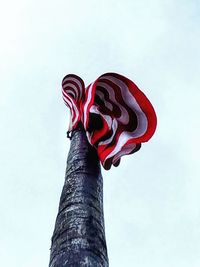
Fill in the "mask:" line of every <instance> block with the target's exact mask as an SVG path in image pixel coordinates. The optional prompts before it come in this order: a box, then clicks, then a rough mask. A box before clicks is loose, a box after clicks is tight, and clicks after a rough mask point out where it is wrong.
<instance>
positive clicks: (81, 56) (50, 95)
mask: <svg viewBox="0 0 200 267" xmlns="http://www.w3.org/2000/svg"><path fill="white" fill-rule="evenodd" d="M0 2H1V7H0V37H1V41H0V150H1V153H0V173H1V179H0V212H1V218H0V259H1V266H3V267H44V266H48V262H49V248H50V239H51V236H52V233H53V229H54V223H55V218H56V215H57V209H58V203H59V198H60V194H61V190H62V186H63V183H64V173H65V165H66V158H67V153H68V150H69V140H67V139H66V134H65V133H66V130H67V128H68V110H67V108H66V106H65V105H64V103H63V100H62V96H61V81H62V78H63V77H64V76H65V75H66V74H68V73H75V74H77V75H80V76H81V77H82V79H83V80H84V81H85V84H88V83H90V82H92V81H93V80H94V79H96V78H97V77H98V76H99V75H101V74H103V73H105V72H108V71H113V72H118V73H121V74H123V75H125V76H127V77H129V78H130V79H132V80H133V81H134V82H135V83H136V84H137V85H138V86H139V87H140V88H141V89H142V90H143V91H144V92H145V94H146V95H147V96H148V98H149V99H150V101H151V102H152V103H153V105H154V107H155V109H156V112H157V116H158V128H157V131H156V134H155V135H154V137H153V138H152V139H151V140H150V142H149V143H146V144H144V145H143V147H142V149H141V150H140V151H139V152H138V153H136V154H134V155H131V156H127V157H124V158H123V159H122V162H121V165H120V166H119V167H118V168H116V169H115V168H113V169H111V170H110V171H107V172H106V171H103V175H104V210H105V223H106V237H107V245H108V254H109V260H110V267H132V266H133V267H134V266H136V267H199V266H200V175H199V174H200V171H199V165H200V161H199V158H200V157H199V153H200V142H199V139H200V120H199V108H200V105H199V101H200V1H199V0H196V1H195V0H151V1H150V0H149V1H148V0H120V1H117V0H115V1H114V0H101V1H100V0H99V1H95V0H85V1H83V0H82V1H81V0H73V1H72V0H71V1H68V0H57V1H51V0H49V1H47V0H44V1H41V0H40V1H39V0H26V1H25V0H19V1H14V0H13V1H11V0H7V1H2V0H1V1H0Z"/></svg>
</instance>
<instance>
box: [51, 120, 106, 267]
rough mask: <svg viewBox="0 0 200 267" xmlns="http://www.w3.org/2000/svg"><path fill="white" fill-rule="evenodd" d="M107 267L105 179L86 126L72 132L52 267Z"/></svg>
mask: <svg viewBox="0 0 200 267" xmlns="http://www.w3.org/2000/svg"><path fill="white" fill-rule="evenodd" d="M79 266H87V267H90V266H91V267H96V266H97V267H101V266H102V267H108V257H107V248H106V240H105V229H104V214H103V179H102V175H101V169H100V163H99V159H98V156H97V153H96V150H95V149H94V148H93V147H92V146H91V145H90V144H89V143H88V140H87V137H86V134H85V131H84V130H83V127H82V126H81V125H79V127H78V128H76V129H75V130H74V131H73V132H72V138H71V145H70V151H69V154H68V159H67V167H66V174H65V183H64V187H63V190H62V194H61V198H60V204H59V210H58V215H57V218H56V223H55V229H54V233H53V237H52V246H51V255H50V263H49V267H79Z"/></svg>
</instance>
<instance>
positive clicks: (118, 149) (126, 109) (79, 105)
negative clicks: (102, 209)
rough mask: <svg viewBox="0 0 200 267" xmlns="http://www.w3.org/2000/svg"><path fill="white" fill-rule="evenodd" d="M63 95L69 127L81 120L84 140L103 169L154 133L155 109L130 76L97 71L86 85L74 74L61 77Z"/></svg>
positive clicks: (115, 162) (137, 146)
mask: <svg viewBox="0 0 200 267" xmlns="http://www.w3.org/2000/svg"><path fill="white" fill-rule="evenodd" d="M63 98H64V101H65V103H66V104H67V105H68V106H69V107H70V110H71V123H70V127H69V130H70V131H72V130H73V129H75V128H76V126H77V124H78V122H80V121H81V122H82V124H83V126H84V129H85V131H86V135H87V138H88V141H89V143H90V144H91V145H93V146H94V147H95V148H96V150H97V153H98V156H99V159H100V161H101V163H102V165H103V167H104V168H105V169H107V170H108V169H110V167H111V166H112V164H113V165H114V166H117V165H118V164H119V162H120V159H121V157H122V156H124V155H128V154H132V153H134V152H136V151H138V150H139V149H140V147H141V143H143V142H147V141H148V140H149V139H150V138H151V137H152V136H153V134H154V132H155V129H156V124H157V118H156V113H155V111H154V108H153V106H152V104H151V103H150V101H149V100H148V98H147V97H146V96H145V95H144V93H143V92H142V91H141V90H140V89H139V88H138V87H137V86H136V84H134V83H133V82H132V81H131V80H130V79H128V78H126V77H124V76H122V75H120V74H117V73H106V74H103V75H101V76H100V77H99V78H98V79H96V80H95V81H94V82H93V83H91V84H90V85H89V86H87V87H86V88H85V87H84V82H83V81H82V80H81V79H80V78H79V77H78V76H75V75H67V76H66V77H65V78H64V79H63Z"/></svg>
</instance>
